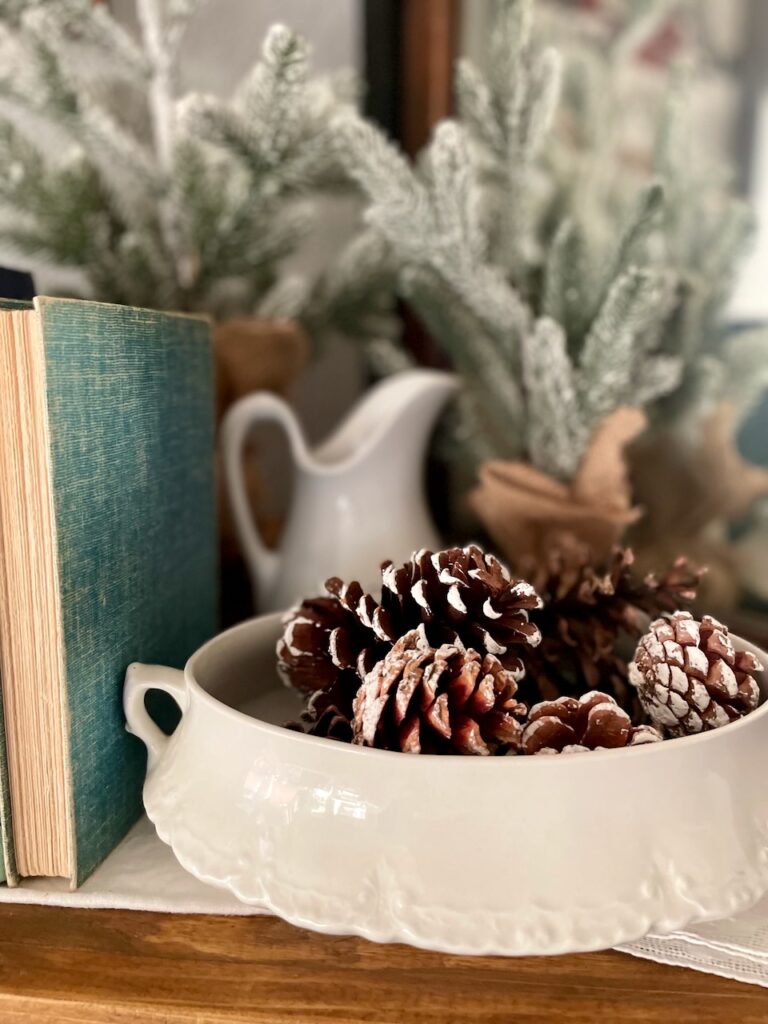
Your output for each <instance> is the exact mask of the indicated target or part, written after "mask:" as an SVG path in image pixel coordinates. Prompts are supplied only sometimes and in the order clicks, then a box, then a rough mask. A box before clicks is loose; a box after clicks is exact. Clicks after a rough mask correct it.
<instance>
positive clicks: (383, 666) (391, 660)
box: [352, 624, 527, 754]
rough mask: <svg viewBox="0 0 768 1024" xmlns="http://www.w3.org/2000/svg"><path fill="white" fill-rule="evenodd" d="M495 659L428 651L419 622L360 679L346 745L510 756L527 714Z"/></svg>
mask: <svg viewBox="0 0 768 1024" xmlns="http://www.w3.org/2000/svg"><path fill="white" fill-rule="evenodd" d="M516 693H517V681H516V679H515V675H514V673H512V672H509V671H507V670H506V669H505V668H504V667H503V666H502V664H501V662H500V661H499V659H498V658H497V657H496V656H495V655H493V654H488V653H486V654H480V653H479V652H478V651H475V650H467V649H466V648H465V647H464V646H463V645H462V644H461V642H460V641H456V642H455V643H453V644H442V645H441V646H440V647H437V648H435V647H433V646H432V644H431V643H430V641H429V640H428V639H427V634H426V629H425V627H424V625H423V624H422V625H420V626H419V627H418V629H415V630H411V631H410V632H409V633H406V635H405V636H403V637H401V638H400V639H399V640H398V641H397V643H396V644H395V645H394V646H393V647H392V650H391V651H390V652H389V653H388V654H387V656H386V657H385V658H383V659H382V660H381V661H380V662H379V663H378V664H377V665H376V666H375V667H374V669H373V670H372V671H371V672H369V673H368V675H367V676H366V677H365V680H364V681H363V683H362V685H361V687H360V689H359V690H358V693H357V696H356V697H355V700H354V705H353V718H352V734H353V738H352V742H353V743H357V744H360V745H362V746H368V747H380V748H383V749H386V750H401V751H404V752H406V753H412V754H420V753H454V754H498V753H506V752H510V751H511V752H516V751H517V749H518V747H519V745H520V738H521V734H522V726H521V724H520V722H521V719H522V718H523V717H524V716H525V713H526V711H527V709H526V707H525V705H524V704H521V703H520V702H519V701H518V700H517V698H516V696H515V694H516Z"/></svg>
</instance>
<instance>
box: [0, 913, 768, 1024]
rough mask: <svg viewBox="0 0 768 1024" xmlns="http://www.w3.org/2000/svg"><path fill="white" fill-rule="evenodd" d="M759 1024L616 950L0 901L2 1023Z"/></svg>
mask: <svg viewBox="0 0 768 1024" xmlns="http://www.w3.org/2000/svg"><path fill="white" fill-rule="evenodd" d="M40 1021H45V1022H49V1021H54V1022H57V1024H123V1022H128V1021H130V1022H132V1024H135V1022H137V1021H141V1022H144V1021H146V1022H148V1024H159V1022H162V1024H177V1022H181V1021H184V1022H194V1024H224V1022H226V1024H232V1022H238V1024H245V1022H249V1024H250V1022H269V1024H284V1022H285V1024H313V1022H317V1021H322V1022H333V1024H336V1022H344V1024H347V1022H357V1021H366V1022H374V1024H464V1022H467V1021H472V1022H478V1024H528V1022H531V1021H547V1022H549V1021H555V1022H560V1021H562V1022H564V1024H595V1022H597V1021H600V1022H605V1024H614V1022H617V1021H629V1022H632V1024H662V1022H663V1024H670V1022H673V1024H736V1022H739V1024H758V1022H760V1024H764V1022H766V1021H768V990H763V989H761V988H757V987H755V986H751V985H743V984H740V983H739V982H734V981H725V980H723V979H722V978H715V977H712V976H710V975H706V974H699V973H697V972H695V971H689V970H684V969H682V968H674V967H663V966H661V965H659V964H654V963H650V962H647V961H644V960H637V959H635V958H634V957H630V956H626V955H623V954H620V953H612V952H608V953H590V954H585V955H581V956H564V957H553V958H549V959H533V958H532V959H522V960H503V959H498V958H490V957H489V958H482V959H481V958H477V959H476V958H472V957H455V956H441V955H438V954H435V953H425V952H422V951H419V950H414V949H409V948H407V947H405V946H377V945H374V944H373V943H370V942H366V941H364V940H362V939H351V938H336V937H328V936H319V935H315V934H312V933H310V932H305V931H301V930H299V929H298V928H293V927H291V926H290V925H286V924H284V923H283V922H281V921H278V920H275V919H273V918H263V917H255V918H254V917H250V918H245V917H243V918H227V917H180V916H170V915H161V914H144V913H135V912H127V911H112V910H59V909H56V908H49V907H28V906H18V907H16V906H7V905H6V906H4V907H2V908H0V1022H2V1024H33V1022H34V1024H37V1022H40Z"/></svg>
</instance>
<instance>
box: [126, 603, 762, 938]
mask: <svg viewBox="0 0 768 1024" xmlns="http://www.w3.org/2000/svg"><path fill="white" fill-rule="evenodd" d="M279 631H280V617H279V615H277V614H275V615H268V616H264V617H262V618H257V619H254V620H252V621H250V622H247V623H244V624H243V625H241V626H238V627H236V628H234V629H231V630H229V631H228V632H226V633H223V634H222V635H221V636H218V637H216V638H215V639H214V640H211V641H210V642H209V643H208V644H206V645H205V646H204V647H202V648H201V649H200V650H199V651H198V652H197V653H196V654H195V655H193V657H192V658H191V659H190V661H189V663H188V664H187V666H186V669H185V671H184V672H183V673H181V672H177V671H175V670H172V669H167V668H161V667H158V666H144V665H132V666H131V667H130V669H129V670H128V675H127V679H126V686H125V698H124V703H125V713H126V717H127V720H128V729H129V730H130V731H131V732H132V733H135V734H136V735H137V736H138V737H140V738H141V739H142V740H143V741H144V743H145V744H146V746H147V750H148V770H147V779H146V784H145V787H144V802H145V805H146V809H147V813H148V815H149V817H150V818H151V819H152V821H153V822H154V824H155V826H156V828H157V831H158V834H159V835H160V837H161V839H163V840H164V841H165V842H166V843H168V844H169V845H170V846H171V847H172V848H173V850H174V852H175V854H176V856H177V857H178V859H179V861H180V862H181V863H182V864H183V865H184V867H185V868H187V869H188V870H189V871H191V872H192V874H194V875H196V876H197V877H198V878H199V879H201V880H202V881H204V882H209V883H211V884H213V885H218V886H221V887H223V888H226V889H229V890H231V891H232V892H233V893H234V894H235V895H236V896H237V897H238V898H239V899H241V900H243V901H244V902H246V903H250V904H255V905H257V906H259V907H262V908H266V909H268V910H270V911H273V912H274V913H275V914H278V915H279V916H280V917H283V918H285V919H286V920H288V921H291V922H293V923H294V924H297V925H301V926H304V927H306V928H313V929H316V930H318V931H324V932H334V933H348V934H357V935H362V936H365V937H366V938H369V939H373V940H375V941H378V942H390V941H402V942H408V943H411V944H413V945H416V946H422V947H424V948H427V949H435V950H442V951H446V952H453V953H464V954H467V953H477V954H488V953H495V954H505V955H522V954H539V953H566V952H576V951H581V950H590V949H600V948H603V947H608V946H613V945H617V944H619V943H624V942H629V941H631V940H634V939H638V938H640V937H641V936H643V935H645V934H646V933H647V932H649V931H654V932H656V933H666V932H671V931H674V930H677V929H680V928H683V927H685V926H686V925H688V924H691V923H692V922H695V921H704V920H709V919H713V918H718V917H724V916H728V915H730V914H733V913H736V912H738V911H741V910H744V909H746V908H747V907H749V906H750V905H751V904H753V903H755V902H756V901H757V900H758V899H759V898H760V897H761V896H762V895H763V894H764V893H765V892H766V891H768V785H766V781H765V780H766V778H768V704H765V703H763V704H762V706H761V707H759V708H758V709H757V710H756V711H755V712H753V713H752V714H751V715H749V716H747V717H746V718H744V719H742V720H740V721H739V722H736V723H734V724H732V725H729V726H727V727H725V728H723V729H719V730H717V731H714V732H708V733H705V734H701V735H698V736H692V737H688V738H685V739H679V740H673V741H668V742H665V743H657V744H651V745H648V746H640V747H635V748H632V749H624V750H607V751H597V752H594V753H590V754H580V755H561V756H559V757H514V758H513V757H510V758H504V757H489V758H482V757H458V756H434V755H431V756H430V755H422V756H418V757H415V756H409V755H406V754H400V753H394V752H388V751H379V750H370V749H363V748H360V747H354V746H350V745H347V744H343V743H338V742H333V741H330V740H324V739H319V738H316V737H311V736H305V735H302V734H300V733H296V732H292V731H289V730H287V729H283V728H281V727H280V724H279V723H280V722H282V721H284V720H285V719H286V718H290V717H295V715H296V713H297V711H298V702H297V698H296V697H295V695H294V694H292V693H291V692H290V691H289V690H286V689H285V687H283V686H282V685H281V684H280V683H279V682H278V679H277V676H276V672H275V654H274V650H275V642H276V639H277V637H278V634H279ZM734 640H735V643H736V646H737V647H739V648H745V649H747V650H755V653H756V654H757V655H758V656H759V657H760V658H761V659H762V660H763V663H764V664H768V656H766V655H765V654H764V653H763V652H761V651H758V650H756V649H754V648H752V647H751V646H750V645H749V644H747V643H744V642H743V641H740V640H738V638H734ZM759 683H760V687H761V692H762V695H763V699H764V698H765V696H766V694H768V678H767V677H766V674H765V673H763V674H762V675H761V677H760V679H759ZM152 689H160V690H165V691H166V692H168V693H170V694H171V695H172V696H173V698H174V699H175V700H176V701H177V703H178V704H179V706H180V708H181V710H182V712H183V714H182V718H181V722H180V724H179V726H178V727H177V729H176V731H175V732H174V733H173V735H172V736H171V737H170V738H167V737H166V736H165V735H164V734H163V733H162V732H161V731H160V730H159V729H158V728H157V726H156V725H155V724H154V722H153V721H152V720H151V718H150V717H149V715H148V714H147V711H146V709H145V703H144V698H145V694H146V692H147V691H148V690H152ZM238 709H241V710H238Z"/></svg>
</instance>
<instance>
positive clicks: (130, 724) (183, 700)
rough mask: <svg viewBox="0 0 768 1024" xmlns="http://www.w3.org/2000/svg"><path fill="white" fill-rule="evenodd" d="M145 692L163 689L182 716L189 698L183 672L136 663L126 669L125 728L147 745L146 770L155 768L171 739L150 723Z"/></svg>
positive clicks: (124, 688) (162, 666) (124, 690)
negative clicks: (178, 708) (174, 702)
mask: <svg viewBox="0 0 768 1024" xmlns="http://www.w3.org/2000/svg"><path fill="white" fill-rule="evenodd" d="M148 690H164V691H165V692H166V693H167V694H169V695H170V696H171V697H172V698H173V699H174V700H175V701H176V703H177V704H178V705H179V707H180V708H181V711H182V714H183V713H184V711H186V709H187V704H188V702H189V696H188V693H187V684H186V681H185V679H184V673H183V672H179V670H178V669H175V668H166V667H165V666H164V665H140V664H139V663H138V662H134V663H133V664H132V665H129V666H128V671H127V672H126V673H125V686H124V687H123V710H124V712H125V721H126V726H125V727H126V729H127V730H128V732H129V733H131V734H132V735H133V736H138V738H139V739H140V740H141V741H142V743H144V745H145V746H146V748H147V770H148V771H149V770H151V769H152V768H154V766H155V764H156V763H157V761H158V759H159V758H160V755H161V754H162V753H163V751H164V750H165V747H166V744H167V743H168V740H169V738H170V737H168V736H166V735H165V733H164V732H163V731H162V729H160V728H159V726H157V725H156V724H155V723H154V722H153V721H152V719H151V717H150V715H149V712H148V711H147V708H146V704H145V703H144V698H145V697H146V694H147V691H148Z"/></svg>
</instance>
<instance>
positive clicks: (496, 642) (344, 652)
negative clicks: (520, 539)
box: [277, 545, 541, 693]
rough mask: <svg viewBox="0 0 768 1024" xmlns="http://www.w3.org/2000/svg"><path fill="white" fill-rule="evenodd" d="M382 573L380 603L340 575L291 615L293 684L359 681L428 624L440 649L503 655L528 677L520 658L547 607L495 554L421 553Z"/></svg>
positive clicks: (288, 658)
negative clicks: (531, 615) (533, 614)
mask: <svg viewBox="0 0 768 1024" xmlns="http://www.w3.org/2000/svg"><path fill="white" fill-rule="evenodd" d="M381 575H382V591H381V598H380V600H378V601H377V600H376V599H375V598H374V597H373V596H372V595H371V594H366V593H365V592H364V591H363V588H362V587H361V586H360V584H359V583H357V582H352V583H348V584H346V583H343V582H342V581H341V580H340V579H338V578H336V577H332V578H331V579H329V580H328V581H327V582H326V584H325V589H326V594H325V596H323V597H318V598H314V599H311V600H307V601H304V602H302V604H300V605H299V606H298V607H297V608H295V609H293V611H291V612H290V613H289V614H288V616H287V617H286V619H285V624H284V626H285V628H284V632H283V635H282V637H281V638H280V640H279V642H278V645H277V659H278V668H279V670H280V673H281V675H282V677H283V679H284V680H285V681H286V682H287V683H289V684H290V685H292V686H295V687H296V688H297V689H299V690H302V691H303V692H307V693H308V692H312V691H313V690H316V689H325V688H327V687H328V686H330V685H332V684H333V683H335V682H336V680H337V679H338V677H339V675H340V674H343V673H347V672H350V673H356V675H357V678H358V682H359V681H360V680H362V679H363V678H364V677H365V675H366V674H367V673H368V672H369V671H370V670H371V668H372V667H373V666H374V664H376V662H377V661H379V660H380V659H381V658H383V657H384V656H385V654H386V653H387V651H389V650H390V649H391V647H392V645H393V644H394V643H395V641H396V640H397V639H398V638H399V637H401V636H403V635H404V634H405V633H407V632H408V631H409V630H412V629H416V628H417V627H418V626H419V625H422V624H423V625H424V626H425V627H426V630H427V636H428V638H429V640H430V642H431V643H432V644H433V645H434V646H437V647H439V646H440V645H441V644H444V643H454V642H456V641H457V640H458V641H460V642H461V643H462V644H463V645H464V646H465V647H467V648H474V649H476V650H479V651H481V652H482V653H486V652H487V653H489V654H493V655H496V656H497V657H498V658H499V659H500V660H501V661H502V663H503V664H504V667H505V668H507V669H509V670H510V671H513V672H515V674H516V675H517V676H518V677H522V675H523V664H522V661H521V660H520V658H519V656H518V653H517V652H518V651H519V650H520V649H521V648H522V647H531V646H535V645H536V644H537V643H539V641H540V640H541V634H540V633H539V629H538V627H537V626H535V625H533V623H531V622H530V621H529V619H528V612H529V610H531V609H534V608H539V607H540V606H541V601H540V599H539V596H538V594H537V593H536V591H535V590H534V589H533V587H531V585H530V584H528V583H526V582H525V581H523V580H515V579H512V577H511V576H510V574H509V572H508V571H507V569H506V568H505V567H504V566H503V565H502V564H501V563H500V562H499V561H498V560H497V559H496V558H494V557H493V555H487V554H485V553H484V552H483V551H482V549H481V548H479V547H477V546H475V545H472V546H470V547H467V548H449V549H448V550H446V551H440V552H437V553H436V554H433V553H432V552H431V551H419V552H417V553H416V554H414V555H413V557H412V558H411V559H410V560H409V561H408V562H406V563H405V564H404V565H401V566H399V567H398V566H395V565H394V564H393V563H392V562H385V563H384V565H383V566H382V570H381ZM349 685H352V682H350V683H349Z"/></svg>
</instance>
